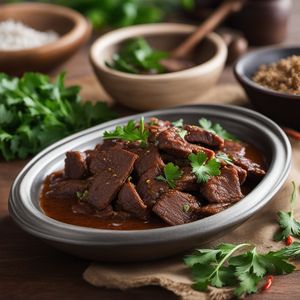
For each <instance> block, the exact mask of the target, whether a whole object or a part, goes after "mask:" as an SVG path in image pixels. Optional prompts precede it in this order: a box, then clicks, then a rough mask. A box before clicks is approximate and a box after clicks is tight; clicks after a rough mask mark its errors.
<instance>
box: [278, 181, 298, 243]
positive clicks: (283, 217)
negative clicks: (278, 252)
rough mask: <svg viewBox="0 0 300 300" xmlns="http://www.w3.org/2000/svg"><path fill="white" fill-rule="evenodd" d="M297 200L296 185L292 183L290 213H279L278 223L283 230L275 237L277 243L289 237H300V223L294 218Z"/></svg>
mask: <svg viewBox="0 0 300 300" xmlns="http://www.w3.org/2000/svg"><path fill="white" fill-rule="evenodd" d="M296 200H297V191H296V184H295V182H294V181H293V182H292V194H291V199H290V211H289V212H285V211H280V212H279V213H278V223H279V226H280V228H281V231H280V232H277V233H276V234H275V236H274V239H275V240H276V241H282V240H285V239H286V238H288V237H289V236H293V237H300V223H299V222H298V221H297V220H296V219H295V218H294V209H295V205H296Z"/></svg>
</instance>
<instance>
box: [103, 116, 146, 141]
mask: <svg viewBox="0 0 300 300" xmlns="http://www.w3.org/2000/svg"><path fill="white" fill-rule="evenodd" d="M148 137H149V131H147V130H146V129H145V121H144V118H143V117H141V119H140V122H139V125H138V126H137V125H136V123H135V121H133V120H130V121H128V123H127V124H126V125H124V126H117V127H116V128H115V130H114V131H105V132H104V134H103V138H104V139H105V140H108V139H121V140H123V141H129V142H135V141H138V142H141V146H143V147H144V146H146V145H147V141H148Z"/></svg>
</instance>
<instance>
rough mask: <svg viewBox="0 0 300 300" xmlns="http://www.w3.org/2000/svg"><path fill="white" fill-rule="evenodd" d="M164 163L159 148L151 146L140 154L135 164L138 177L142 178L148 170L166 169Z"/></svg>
mask: <svg viewBox="0 0 300 300" xmlns="http://www.w3.org/2000/svg"><path fill="white" fill-rule="evenodd" d="M164 165H165V164H164V162H163V160H162V159H161V157H160V154H159V152H158V150H157V148H156V147H155V146H153V145H150V146H149V147H148V148H146V149H143V150H142V151H141V152H140V153H139V157H138V159H137V160H136V162H135V164H134V169H135V171H136V173H137V175H138V176H139V177H140V176H142V175H143V174H144V173H145V172H146V171H147V170H149V169H151V168H158V169H161V170H162V169H163V168H164Z"/></svg>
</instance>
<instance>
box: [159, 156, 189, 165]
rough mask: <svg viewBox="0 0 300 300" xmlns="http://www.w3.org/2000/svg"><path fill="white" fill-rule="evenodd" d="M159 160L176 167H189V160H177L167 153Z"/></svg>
mask: <svg viewBox="0 0 300 300" xmlns="http://www.w3.org/2000/svg"><path fill="white" fill-rule="evenodd" d="M161 158H162V160H163V162H164V163H165V164H167V163H169V162H172V163H174V164H175V165H176V166H179V167H188V166H190V165H191V164H190V161H189V160H187V159H182V158H178V157H176V156H173V155H170V154H167V153H162V154H161Z"/></svg>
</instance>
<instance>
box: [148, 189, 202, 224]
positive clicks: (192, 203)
mask: <svg viewBox="0 0 300 300" xmlns="http://www.w3.org/2000/svg"><path fill="white" fill-rule="evenodd" d="M198 208H199V204H198V202H197V199H196V198H195V197H194V196H192V195H190V194H186V193H182V192H179V191H176V190H170V191H168V192H166V193H164V194H163V195H161V197H160V198H159V199H158V200H157V202H156V204H155V205H154V206H153V209H152V210H153V212H154V213H156V214H157V215H158V216H159V217H160V218H162V219H163V220H164V221H165V222H166V223H167V224H169V225H180V224H185V223H189V222H193V221H195V220H197V218H198V212H197V209H198Z"/></svg>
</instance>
